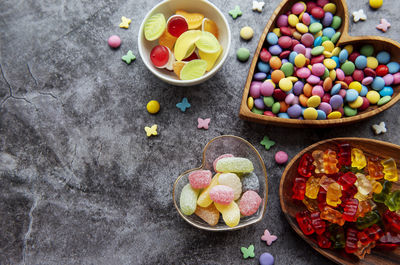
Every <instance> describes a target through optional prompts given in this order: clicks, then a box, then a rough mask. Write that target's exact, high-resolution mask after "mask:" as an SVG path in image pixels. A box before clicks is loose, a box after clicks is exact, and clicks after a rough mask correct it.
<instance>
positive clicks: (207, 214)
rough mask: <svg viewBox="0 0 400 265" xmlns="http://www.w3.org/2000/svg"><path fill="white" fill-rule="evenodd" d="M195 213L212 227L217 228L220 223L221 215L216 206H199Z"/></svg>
mask: <svg viewBox="0 0 400 265" xmlns="http://www.w3.org/2000/svg"><path fill="white" fill-rule="evenodd" d="M194 213H195V214H196V215H197V216H198V217H200V218H201V219H203V220H204V221H206V222H207V223H208V224H209V225H210V226H215V225H216V224H217V223H218V221H219V216H220V214H219V211H218V210H217V208H216V207H215V205H214V204H210V206H208V207H206V208H203V207H200V206H199V207H197V208H196V211H195V212H194Z"/></svg>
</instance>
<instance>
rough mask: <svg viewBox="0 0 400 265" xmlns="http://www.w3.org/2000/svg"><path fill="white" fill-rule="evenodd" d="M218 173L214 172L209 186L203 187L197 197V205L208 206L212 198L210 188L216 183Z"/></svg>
mask: <svg viewBox="0 0 400 265" xmlns="http://www.w3.org/2000/svg"><path fill="white" fill-rule="evenodd" d="M219 175H220V174H219V173H218V174H215V176H214V177H213V178H212V180H211V183H210V186H208V187H207V188H205V189H204V190H203V191H202V192H201V193H200V196H199V198H198V199H197V205H199V206H201V207H208V206H209V205H210V204H211V203H212V200H211V198H210V190H211V189H212V188H213V187H214V186H216V185H218V177H219Z"/></svg>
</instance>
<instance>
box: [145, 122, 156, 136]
mask: <svg viewBox="0 0 400 265" xmlns="http://www.w3.org/2000/svg"><path fill="white" fill-rule="evenodd" d="M144 130H145V131H146V135H147V137H150V136H152V135H157V124H154V125H153V126H151V127H147V126H146V127H144Z"/></svg>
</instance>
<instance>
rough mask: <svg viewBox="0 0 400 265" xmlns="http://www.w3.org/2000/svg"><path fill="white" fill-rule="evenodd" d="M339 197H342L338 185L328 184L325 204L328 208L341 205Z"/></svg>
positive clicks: (335, 183)
mask: <svg viewBox="0 0 400 265" xmlns="http://www.w3.org/2000/svg"><path fill="white" fill-rule="evenodd" d="M340 197H342V190H341V188H340V185H339V184H338V183H337V182H334V183H332V184H330V185H329V186H328V190H327V193H326V203H327V204H328V205H330V206H333V207H336V206H337V205H338V204H341V203H342V201H341V200H340Z"/></svg>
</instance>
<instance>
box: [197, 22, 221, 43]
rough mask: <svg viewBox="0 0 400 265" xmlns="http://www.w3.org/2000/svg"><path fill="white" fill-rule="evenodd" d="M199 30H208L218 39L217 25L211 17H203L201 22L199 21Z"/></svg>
mask: <svg viewBox="0 0 400 265" xmlns="http://www.w3.org/2000/svg"><path fill="white" fill-rule="evenodd" d="M201 30H202V31H208V32H210V33H212V34H213V35H214V36H215V37H216V38H217V39H218V36H219V34H218V26H217V24H216V23H215V22H214V21H212V20H211V19H208V18H204V19H203V21H202V23H201Z"/></svg>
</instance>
